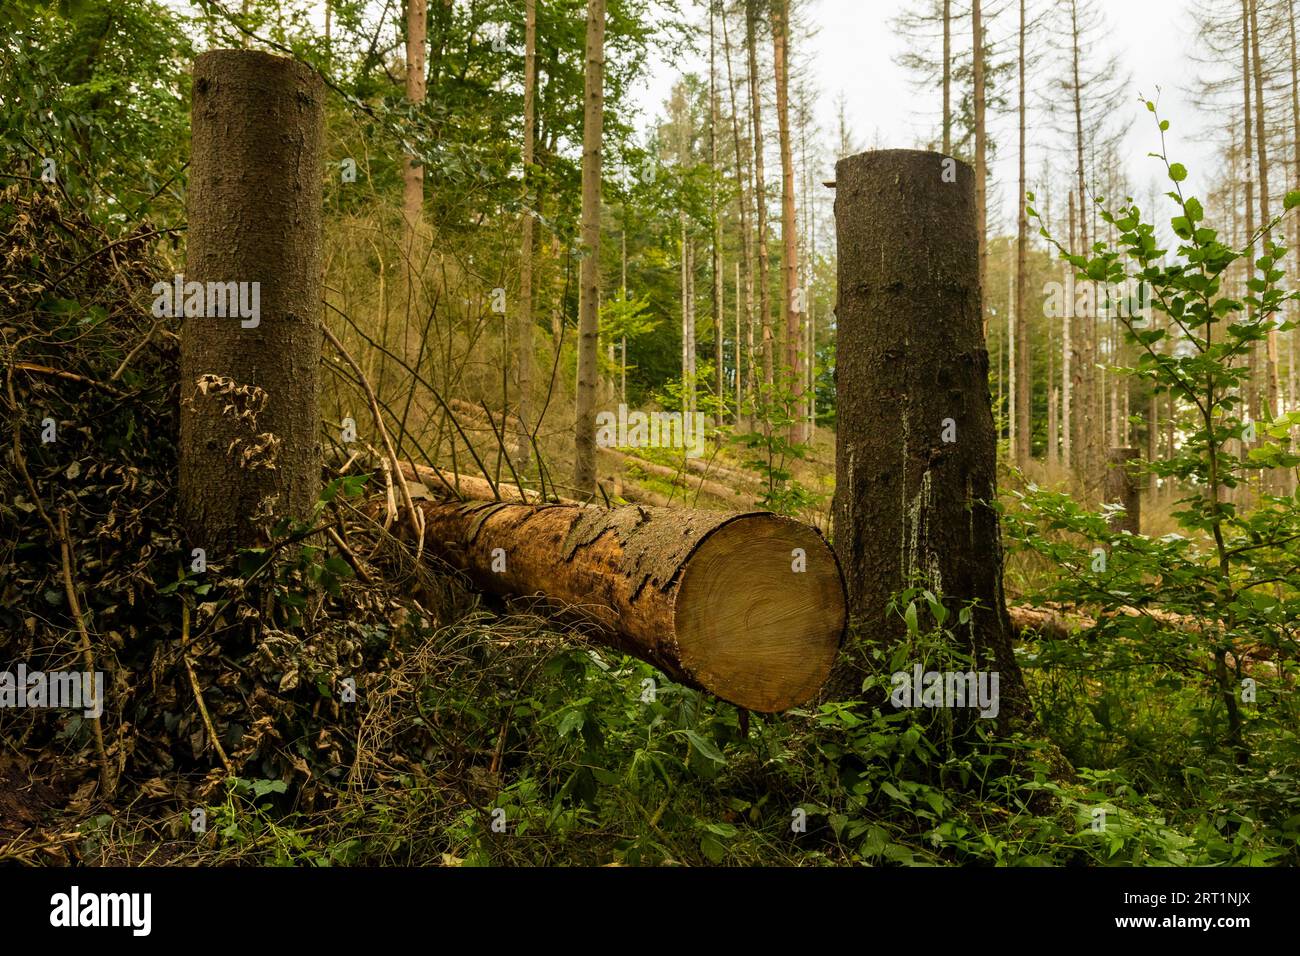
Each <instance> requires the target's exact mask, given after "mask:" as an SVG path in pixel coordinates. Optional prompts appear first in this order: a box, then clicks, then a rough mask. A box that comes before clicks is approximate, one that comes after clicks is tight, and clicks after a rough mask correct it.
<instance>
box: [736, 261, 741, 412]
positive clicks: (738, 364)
mask: <svg viewBox="0 0 1300 956" xmlns="http://www.w3.org/2000/svg"><path fill="white" fill-rule="evenodd" d="M740 341H741V339H740V260H736V422H737V424H739V422H740V415H741V412H740V408H741V391H742V389H741V380H740V376H741V360H742V356H741V351H740Z"/></svg>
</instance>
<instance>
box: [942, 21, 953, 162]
mask: <svg viewBox="0 0 1300 956" xmlns="http://www.w3.org/2000/svg"><path fill="white" fill-rule="evenodd" d="M943 154H944V155H945V156H951V155H952V0H943Z"/></svg>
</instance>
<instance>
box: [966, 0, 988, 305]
mask: <svg viewBox="0 0 1300 956" xmlns="http://www.w3.org/2000/svg"><path fill="white" fill-rule="evenodd" d="M970 19H971V41H972V43H973V44H974V46H973V50H972V56H973V61H972V62H973V72H974V80H973V82H974V86H975V91H974V94H975V216H976V221H975V228H976V230H977V232H978V239H979V259H980V261H979V279H980V295H981V302H982V301H983V290H984V283H985V279H986V277H987V276H988V256H989V250H988V172H989V169H988V160H987V157H986V155H985V153H986V151H987V149H988V142H987V140H988V137H987V135H986V134H985V130H984V24H983V20H982V19H981V11H980V0H971V7H970ZM982 325H983V327H984V328H985V329H987V328H988V319H987V317H985V318H984V319H983V321H982Z"/></svg>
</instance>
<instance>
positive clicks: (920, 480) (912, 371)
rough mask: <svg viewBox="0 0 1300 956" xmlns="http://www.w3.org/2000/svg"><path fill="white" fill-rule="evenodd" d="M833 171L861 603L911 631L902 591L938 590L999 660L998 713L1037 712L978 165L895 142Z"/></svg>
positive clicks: (844, 549) (851, 555)
mask: <svg viewBox="0 0 1300 956" xmlns="http://www.w3.org/2000/svg"><path fill="white" fill-rule="evenodd" d="M836 181H837V190H836V198H835V221H836V235H837V239H838V243H839V265H838V269H839V274H838V278H839V303H838V308H837V316H838V323H839V324H838V347H837V356H836V394H837V399H838V411H837V417H838V423H839V435H838V442H837V447H836V462H835V480H836V491H835V500H834V505H833V517H834V544H835V551H836V553H837V554H838V556H839V559H840V565H841V567H842V569H843V571H844V575H845V583H846V585H847V589H848V598H849V611H850V614H851V615H852V616H853V618H855V619H856V621H857V622H858V626H859V629H860V633H863V634H865V635H867V636H868V638H869V639H872V638H877V637H878V638H879V639H880V640H881V641H882V642H885V643H892V642H893V641H895V640H898V639H901V637H902V636H903V634H904V633H905V624H904V621H903V619H902V618H901V617H900V616H898V615H897V614H890V613H889V612H888V610H887V608H888V605H889V602H890V599H891V596H892V595H893V594H895V593H896V592H897V591H899V590H901V589H903V588H905V587H908V586H909V585H914V584H915V585H920V586H923V587H926V588H929V589H930V590H932V591H933V592H935V593H936V594H942V596H943V600H944V603H945V605H946V606H947V608H948V609H949V612H950V614H949V618H948V626H949V627H951V628H952V629H953V630H954V631H955V632H956V633H957V634H958V635H960V636H961V637H962V638H963V639H964V640H966V641H967V642H968V644H969V647H968V650H970V651H971V652H973V653H974V654H975V655H976V657H977V659H978V660H979V662H980V663H979V666H980V667H981V668H985V669H990V670H996V671H997V672H998V673H999V682H1000V688H1001V690H1000V693H1001V697H1002V706H1001V714H1000V717H999V719H1000V720H1001V719H1003V718H1015V717H1021V716H1025V715H1027V714H1028V697H1027V694H1026V693H1025V689H1024V685H1023V682H1022V679H1021V675H1020V669H1019V667H1018V666H1017V664H1016V660H1015V656H1014V654H1013V652H1012V646H1011V641H1012V634H1013V631H1012V628H1011V623H1010V620H1009V619H1008V617H1007V611H1006V606H1005V602H1004V600H1003V592H1002V542H1001V532H1000V528H999V525H998V514H997V511H996V510H995V508H994V506H993V502H994V498H995V495H996V448H997V436H996V433H995V431H994V424H993V413H992V407H991V403H990V399H989V389H988V373H989V360H988V351H987V349H986V347H985V343H984V335H983V324H982V320H981V314H982V310H981V305H980V287H979V242H978V239H977V236H976V206H975V188H974V187H975V183H974V174H973V173H972V171H971V169H970V167H969V166H967V165H965V164H964V163H961V162H958V161H957V160H954V159H951V158H950V157H946V156H943V155H941V154H939V153H932V152H919V151H913V150H884V151H875V152H867V153H862V154H859V155H857V156H851V157H848V158H847V159H843V160H840V162H839V163H838V164H837V166H836ZM972 602H978V603H977V604H976V606H975V607H974V609H973V612H972V614H971V617H970V620H969V623H968V624H965V625H959V624H958V623H957V622H958V620H959V618H960V612H961V610H962V608H964V607H966V606H968V605H970V604H971V603H972Z"/></svg>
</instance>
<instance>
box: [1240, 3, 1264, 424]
mask: <svg viewBox="0 0 1300 956" xmlns="http://www.w3.org/2000/svg"><path fill="white" fill-rule="evenodd" d="M1250 36H1251V30H1250V3H1249V0H1241V84H1242V108H1243V109H1244V111H1245V112H1244V113H1243V114H1242V117H1243V128H1244V129H1245V134H1246V242H1250V240H1251V239H1252V238H1253V237H1254V235H1255V184H1254V175H1255V173H1254V168H1253V167H1254V155H1255V154H1254V146H1253V143H1254V140H1253V135H1254V133H1253V131H1252V130H1251V110H1252V108H1253V107H1252V105H1251V102H1250V88H1251V71H1250ZM1257 258H1259V252H1258V251H1252V252H1251V254H1250V255H1248V256H1247V257H1246V259H1245V262H1244V263H1243V267H1244V269H1245V273H1246V280H1247V281H1248V280H1249V279H1250V278H1252V277H1253V276H1254V275H1255V260H1256V259H1257ZM1246 316H1247V320H1248V321H1254V318H1255V309H1254V307H1253V306H1251V305H1249V304H1247V306H1246ZM1258 372H1259V350H1258V349H1257V348H1256V347H1255V343H1253V342H1252V343H1251V345H1250V375H1249V377H1248V379H1247V381H1246V390H1247V395H1246V396H1245V398H1246V407H1247V408H1248V409H1249V410H1250V417H1251V420H1252V421H1258V420H1259V417H1260V404H1259V400H1260V393H1259V375H1258Z"/></svg>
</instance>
